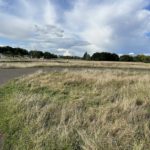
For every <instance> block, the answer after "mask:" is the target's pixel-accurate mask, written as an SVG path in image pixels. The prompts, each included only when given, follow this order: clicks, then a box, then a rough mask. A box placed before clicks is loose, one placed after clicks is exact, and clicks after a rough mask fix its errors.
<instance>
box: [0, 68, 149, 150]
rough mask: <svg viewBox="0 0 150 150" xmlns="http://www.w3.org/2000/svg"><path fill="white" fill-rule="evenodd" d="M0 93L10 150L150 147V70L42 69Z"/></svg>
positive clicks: (142, 149)
mask: <svg viewBox="0 0 150 150" xmlns="http://www.w3.org/2000/svg"><path fill="white" fill-rule="evenodd" d="M0 91H1V95H3V98H2V99H1V104H3V110H4V109H5V112H2V110H1V109H0V114H1V115H0V118H1V116H2V115H3V116H4V117H3V121H2V119H0V128H1V129H3V132H4V133H5V135H6V138H5V145H4V149H6V150H7V149H12V150H13V149H14V150H15V149H20V150H23V149H28V150H31V149H32V150H62V149H65V150H66V149H68V150H80V149H83V150H148V149H149V148H150V92H149V91H150V74H149V73H147V72H136V71H135V72H125V71H119V70H116V71H112V70H105V71H90V70H87V71H77V72H68V71H67V70H66V71H64V72H59V73H58V72H54V73H46V72H38V73H36V74H33V75H29V76H27V77H24V78H20V79H16V80H15V81H13V82H11V83H9V84H8V85H7V86H5V87H3V88H1V90H0ZM1 106H2V105H1ZM6 111H7V113H6ZM4 122H7V128H6V127H4Z"/></svg>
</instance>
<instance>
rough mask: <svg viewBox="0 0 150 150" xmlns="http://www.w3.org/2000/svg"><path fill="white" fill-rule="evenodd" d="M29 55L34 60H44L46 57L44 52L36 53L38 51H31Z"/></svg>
mask: <svg viewBox="0 0 150 150" xmlns="http://www.w3.org/2000/svg"><path fill="white" fill-rule="evenodd" d="M29 54H30V56H31V57H32V58H42V57H43V56H44V54H43V52H42V51H36V50H33V51H30V52H29Z"/></svg>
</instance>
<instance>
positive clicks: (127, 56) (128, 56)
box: [120, 55, 134, 62]
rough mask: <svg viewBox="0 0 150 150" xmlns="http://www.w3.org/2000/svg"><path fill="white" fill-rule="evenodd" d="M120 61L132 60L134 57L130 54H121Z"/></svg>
mask: <svg viewBox="0 0 150 150" xmlns="http://www.w3.org/2000/svg"><path fill="white" fill-rule="evenodd" d="M120 61H125V62H131V61H134V58H133V56H131V55H122V56H120Z"/></svg>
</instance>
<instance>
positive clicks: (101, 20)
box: [66, 0, 150, 51]
mask: <svg viewBox="0 0 150 150" xmlns="http://www.w3.org/2000/svg"><path fill="white" fill-rule="evenodd" d="M146 5H147V2H146V1H145V0H132V1H131V0H126V1H122V0H108V1H105V2H104V1H102V2H99V4H98V3H96V4H95V5H92V1H89V0H85V1H79V0H78V1H77V2H76V3H75V6H74V9H73V10H72V11H71V12H70V11H69V12H66V22H67V23H66V24H67V25H68V28H69V29H70V30H72V31H74V32H78V35H80V37H82V39H84V40H86V41H89V42H90V43H92V44H94V45H96V46H98V47H99V49H100V50H110V51H114V50H118V49H129V50H133V49H141V48H142V49H145V50H149V42H150V40H149V39H148V38H147V37H145V33H146V32H149V31H150V23H149V19H150V11H148V10H145V9H143V8H144V7H145V6H146Z"/></svg>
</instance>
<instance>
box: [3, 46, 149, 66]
mask: <svg viewBox="0 0 150 150" xmlns="http://www.w3.org/2000/svg"><path fill="white" fill-rule="evenodd" d="M0 54H2V55H5V56H10V57H17V56H20V57H30V58H43V59H53V58H62V59H82V60H91V61H92V60H93V61H124V62H149V63H150V56H146V55H136V56H132V55H122V56H119V55H117V54H115V53H110V52H96V53H94V54H93V55H91V56H90V54H88V53H87V52H85V53H84V55H83V57H79V56H58V55H56V54H53V53H50V52H43V51H38V50H31V51H28V50H26V49H23V48H12V47H10V46H5V47H0Z"/></svg>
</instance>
